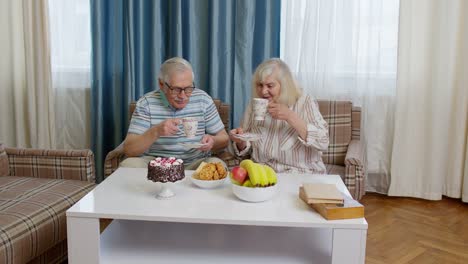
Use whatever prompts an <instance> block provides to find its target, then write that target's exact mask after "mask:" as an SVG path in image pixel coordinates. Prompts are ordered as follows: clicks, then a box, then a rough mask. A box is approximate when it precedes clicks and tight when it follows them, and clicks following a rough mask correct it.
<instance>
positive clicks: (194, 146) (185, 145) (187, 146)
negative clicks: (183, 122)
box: [179, 142, 208, 149]
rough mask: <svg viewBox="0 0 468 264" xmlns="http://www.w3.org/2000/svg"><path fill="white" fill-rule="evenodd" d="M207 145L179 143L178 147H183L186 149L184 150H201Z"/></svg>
mask: <svg viewBox="0 0 468 264" xmlns="http://www.w3.org/2000/svg"><path fill="white" fill-rule="evenodd" d="M207 144H208V143H205V144H204V143H189V142H186V143H179V145H181V146H183V147H186V148H189V149H193V148H195V149H197V148H201V147H203V146H206V145H207Z"/></svg>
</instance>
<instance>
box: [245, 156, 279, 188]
mask: <svg viewBox="0 0 468 264" xmlns="http://www.w3.org/2000/svg"><path fill="white" fill-rule="evenodd" d="M239 166H240V167H242V168H244V169H245V170H246V171H247V173H248V175H249V180H250V181H249V184H250V185H251V186H249V187H267V186H270V185H275V184H276V181H277V179H276V173H275V171H274V170H273V169H272V168H270V167H268V166H266V165H262V164H258V163H255V162H253V161H252V160H248V159H247V160H243V161H242V162H241V163H240V165H239ZM243 186H245V183H244V185H243Z"/></svg>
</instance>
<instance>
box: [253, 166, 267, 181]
mask: <svg viewBox="0 0 468 264" xmlns="http://www.w3.org/2000/svg"><path fill="white" fill-rule="evenodd" d="M254 166H255V167H257V172H258V177H259V179H260V187H267V186H268V176H267V172H266V170H265V167H264V166H263V165H262V164H254Z"/></svg>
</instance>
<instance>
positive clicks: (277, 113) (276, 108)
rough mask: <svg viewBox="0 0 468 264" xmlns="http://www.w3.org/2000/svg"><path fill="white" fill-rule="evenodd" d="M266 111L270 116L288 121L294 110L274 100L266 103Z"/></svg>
mask: <svg viewBox="0 0 468 264" xmlns="http://www.w3.org/2000/svg"><path fill="white" fill-rule="evenodd" d="M268 113H269V114H270V115H271V117H272V118H274V119H279V120H284V121H288V120H289V119H290V118H291V116H292V115H293V114H294V112H293V111H292V110H291V109H289V108H288V107H287V106H286V105H284V104H280V103H275V102H271V103H269V104H268Z"/></svg>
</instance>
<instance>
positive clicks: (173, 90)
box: [164, 82, 195, 95]
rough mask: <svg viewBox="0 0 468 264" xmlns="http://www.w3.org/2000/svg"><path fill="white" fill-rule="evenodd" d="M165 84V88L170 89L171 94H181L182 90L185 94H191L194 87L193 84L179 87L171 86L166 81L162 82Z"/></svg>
mask: <svg viewBox="0 0 468 264" xmlns="http://www.w3.org/2000/svg"><path fill="white" fill-rule="evenodd" d="M164 84H166V86H167V88H169V90H170V91H171V94H181V93H182V91H183V92H184V93H185V94H186V95H191V94H192V92H193V90H194V89H195V84H192V85H193V86H189V87H185V88H180V87H171V86H170V85H169V84H168V83H167V82H164Z"/></svg>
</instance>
